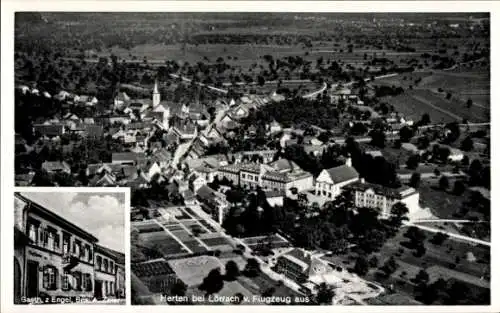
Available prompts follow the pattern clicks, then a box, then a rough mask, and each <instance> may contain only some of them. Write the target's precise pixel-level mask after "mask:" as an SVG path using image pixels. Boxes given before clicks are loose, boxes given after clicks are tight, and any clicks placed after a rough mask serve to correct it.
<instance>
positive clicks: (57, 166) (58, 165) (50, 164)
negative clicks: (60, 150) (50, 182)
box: [42, 161, 70, 172]
mask: <svg viewBox="0 0 500 313" xmlns="http://www.w3.org/2000/svg"><path fill="white" fill-rule="evenodd" d="M42 168H43V169H44V170H46V171H48V172H51V171H61V170H70V167H69V165H68V164H67V163H66V162H64V161H63V162H59V161H45V162H43V163H42Z"/></svg>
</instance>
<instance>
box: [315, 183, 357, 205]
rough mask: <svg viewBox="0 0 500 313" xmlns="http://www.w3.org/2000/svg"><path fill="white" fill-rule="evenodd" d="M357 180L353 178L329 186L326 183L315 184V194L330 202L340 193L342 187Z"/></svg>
mask: <svg viewBox="0 0 500 313" xmlns="http://www.w3.org/2000/svg"><path fill="white" fill-rule="evenodd" d="M357 180H358V178H353V179H350V180H346V181H344V182H341V183H338V184H329V183H327V182H316V185H315V194H316V195H318V196H322V197H327V198H329V199H331V200H334V199H335V198H336V197H337V196H338V195H339V194H340V193H341V192H342V188H343V187H345V186H346V185H349V184H352V183H354V182H356V181H357Z"/></svg>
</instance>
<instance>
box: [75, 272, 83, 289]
mask: <svg viewBox="0 0 500 313" xmlns="http://www.w3.org/2000/svg"><path fill="white" fill-rule="evenodd" d="M73 277H74V278H75V281H76V286H75V287H76V288H75V289H76V290H83V289H82V273H81V272H78V271H75V272H73Z"/></svg>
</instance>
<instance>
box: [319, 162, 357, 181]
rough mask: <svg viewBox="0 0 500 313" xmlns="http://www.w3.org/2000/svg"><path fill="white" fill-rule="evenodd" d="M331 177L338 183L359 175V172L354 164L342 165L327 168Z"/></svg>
mask: <svg viewBox="0 0 500 313" xmlns="http://www.w3.org/2000/svg"><path fill="white" fill-rule="evenodd" d="M326 171H327V172H328V175H330V178H331V179H332V180H333V181H334V182H335V183H336V184H337V183H341V182H344V181H348V180H351V179H354V178H358V177H359V173H358V172H357V171H356V169H355V168H354V167H352V166H348V165H341V166H337V167H333V168H330V169H327V170H326Z"/></svg>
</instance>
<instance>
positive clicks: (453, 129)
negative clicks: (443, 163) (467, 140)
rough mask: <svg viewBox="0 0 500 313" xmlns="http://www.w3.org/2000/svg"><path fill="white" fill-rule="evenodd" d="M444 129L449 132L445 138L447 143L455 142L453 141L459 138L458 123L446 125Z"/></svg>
mask: <svg viewBox="0 0 500 313" xmlns="http://www.w3.org/2000/svg"><path fill="white" fill-rule="evenodd" d="M445 128H446V129H448V130H449V132H448V135H447V136H446V141H447V142H449V143H452V142H455V140H457V139H458V138H459V137H460V125H458V122H451V123H448V124H446V126H445Z"/></svg>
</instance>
